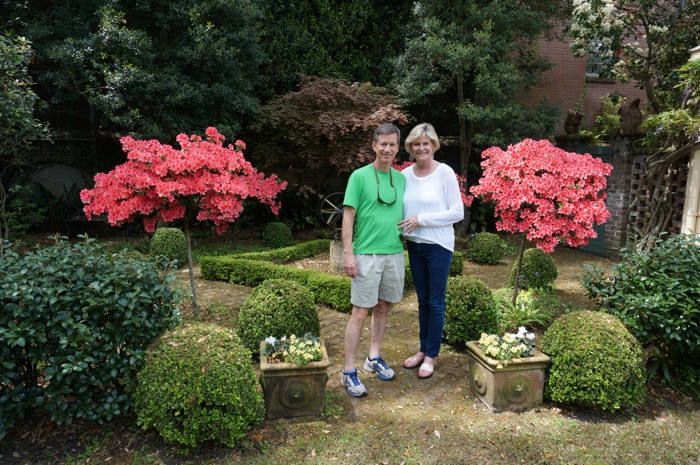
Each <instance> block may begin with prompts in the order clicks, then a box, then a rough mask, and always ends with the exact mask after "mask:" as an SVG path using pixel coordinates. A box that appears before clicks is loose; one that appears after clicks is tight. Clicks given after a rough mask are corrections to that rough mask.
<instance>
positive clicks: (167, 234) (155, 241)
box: [150, 228, 187, 266]
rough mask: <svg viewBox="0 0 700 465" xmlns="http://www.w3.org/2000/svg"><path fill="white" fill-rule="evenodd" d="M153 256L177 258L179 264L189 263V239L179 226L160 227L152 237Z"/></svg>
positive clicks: (169, 259)
mask: <svg viewBox="0 0 700 465" xmlns="http://www.w3.org/2000/svg"><path fill="white" fill-rule="evenodd" d="M150 253H151V256H152V257H159V256H163V257H165V258H166V259H167V260H168V261H173V260H177V265H178V266H185V264H187V239H186V238H185V233H184V232H182V231H180V230H179V229H177V228H158V229H156V232H155V233H153V237H152V238H151V251H150Z"/></svg>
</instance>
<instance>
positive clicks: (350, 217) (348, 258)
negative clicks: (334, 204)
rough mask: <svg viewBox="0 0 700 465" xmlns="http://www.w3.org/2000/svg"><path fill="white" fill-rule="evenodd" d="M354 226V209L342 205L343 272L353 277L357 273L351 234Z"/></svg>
mask: <svg viewBox="0 0 700 465" xmlns="http://www.w3.org/2000/svg"><path fill="white" fill-rule="evenodd" d="M354 227H355V209H354V208H352V207H348V206H347V205H346V206H345V207H343V234H342V236H343V269H345V274H347V275H348V276H350V277H351V278H354V277H355V276H356V275H357V263H356V262H355V253H354V252H353V251H352V236H353V230H354Z"/></svg>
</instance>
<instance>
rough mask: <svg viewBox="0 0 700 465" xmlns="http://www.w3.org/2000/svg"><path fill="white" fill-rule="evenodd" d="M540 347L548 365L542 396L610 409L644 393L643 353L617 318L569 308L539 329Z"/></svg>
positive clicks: (632, 401)
mask: <svg viewBox="0 0 700 465" xmlns="http://www.w3.org/2000/svg"><path fill="white" fill-rule="evenodd" d="M542 351H543V352H544V353H546V354H547V355H549V357H550V359H551V366H550V368H549V371H548V374H547V382H546V384H545V396H547V397H548V398H550V399H551V400H553V401H555V402H562V403H567V404H576V405H582V406H587V407H598V408H601V409H603V410H609V411H614V410H618V409H620V408H622V407H623V406H635V405H637V404H638V403H639V402H640V401H641V399H642V398H643V396H644V384H645V383H644V382H645V378H644V355H643V352H642V347H641V345H640V344H639V342H637V339H635V337H634V336H633V335H632V334H630V332H629V331H628V330H627V328H625V326H624V325H623V324H622V322H621V321H620V319H619V318H617V317H614V316H612V315H608V314H606V313H602V312H590V311H582V312H574V313H570V314H568V315H564V316H562V317H560V318H559V319H557V320H556V321H555V322H554V323H552V325H551V326H550V327H549V328H548V329H547V331H545V333H544V337H543V340H542Z"/></svg>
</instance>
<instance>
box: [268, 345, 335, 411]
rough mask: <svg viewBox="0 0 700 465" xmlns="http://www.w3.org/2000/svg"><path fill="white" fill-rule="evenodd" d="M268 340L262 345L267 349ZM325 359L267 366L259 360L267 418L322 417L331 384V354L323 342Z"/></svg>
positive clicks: (269, 364) (322, 349) (322, 348)
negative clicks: (326, 395)
mask: <svg viewBox="0 0 700 465" xmlns="http://www.w3.org/2000/svg"><path fill="white" fill-rule="evenodd" d="M264 347H265V341H262V342H261V343H260V349H261V351H262V349H264ZM321 351H322V352H323V358H322V359H321V360H319V361H317V362H309V363H308V364H306V365H302V366H299V365H295V364H293V363H268V362H267V359H266V357H265V356H261V357H260V384H261V385H262V388H263V392H264V396H265V407H266V409H267V418H288V417H302V416H309V415H319V414H321V413H322V412H323V400H324V397H325V394H326V382H328V365H329V364H330V363H329V361H328V352H327V351H326V345H325V344H324V343H323V341H321Z"/></svg>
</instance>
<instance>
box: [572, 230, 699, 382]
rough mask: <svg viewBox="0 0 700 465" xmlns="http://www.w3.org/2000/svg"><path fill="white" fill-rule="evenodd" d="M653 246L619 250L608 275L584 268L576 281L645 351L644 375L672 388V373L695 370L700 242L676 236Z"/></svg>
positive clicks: (696, 239) (694, 238)
mask: <svg viewBox="0 0 700 465" xmlns="http://www.w3.org/2000/svg"><path fill="white" fill-rule="evenodd" d="M652 244H653V247H652V248H651V249H650V250H646V249H643V250H640V251H637V250H635V249H622V250H621V252H620V254H621V261H620V262H619V263H617V264H616V265H614V266H613V267H612V268H611V270H610V273H609V274H607V275H606V273H605V270H603V269H601V268H595V267H587V268H586V269H585V272H584V275H583V277H582V278H581V279H580V281H581V284H582V285H583V286H584V287H585V288H586V290H587V291H588V295H589V297H591V298H592V299H594V300H595V301H596V302H597V303H598V304H599V305H600V308H601V310H603V311H605V312H607V313H610V314H612V315H615V316H616V317H619V318H620V319H621V320H622V322H623V323H624V324H625V326H627V327H628V328H629V329H630V331H631V332H632V334H634V335H635V336H636V337H637V338H638V339H639V341H640V342H641V343H642V345H643V346H644V348H645V349H646V350H647V351H648V353H649V356H650V361H651V365H650V367H649V369H650V372H649V375H650V376H653V375H657V374H663V376H664V378H665V379H666V380H667V381H670V382H671V383H672V384H673V381H672V377H673V374H674V373H675V372H679V371H683V370H684V367H691V368H692V367H694V368H695V369H700V362H698V360H700V330H699V329H698V328H700V312H699V311H698V302H700V288H699V287H698V283H699V282H700V247H699V245H700V241H699V240H698V238H696V237H694V236H691V235H684V234H680V235H674V236H668V237H662V238H657V239H653V242H652Z"/></svg>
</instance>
